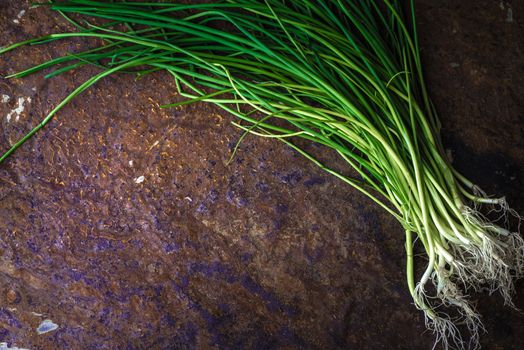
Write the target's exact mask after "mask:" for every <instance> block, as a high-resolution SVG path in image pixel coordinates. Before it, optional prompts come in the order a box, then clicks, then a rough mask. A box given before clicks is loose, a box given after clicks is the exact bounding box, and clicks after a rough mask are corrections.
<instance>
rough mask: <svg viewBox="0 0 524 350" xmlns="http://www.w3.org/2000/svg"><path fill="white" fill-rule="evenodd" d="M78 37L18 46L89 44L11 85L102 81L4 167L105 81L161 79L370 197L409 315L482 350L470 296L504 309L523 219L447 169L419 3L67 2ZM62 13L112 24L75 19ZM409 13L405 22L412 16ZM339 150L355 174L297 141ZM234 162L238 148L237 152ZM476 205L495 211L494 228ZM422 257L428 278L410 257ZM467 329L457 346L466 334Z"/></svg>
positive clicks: (448, 338) (521, 253) (447, 340)
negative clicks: (82, 74) (399, 243)
mask: <svg viewBox="0 0 524 350" xmlns="http://www.w3.org/2000/svg"><path fill="white" fill-rule="evenodd" d="M49 6H50V7H51V8H52V9H53V10H56V11H59V12H60V13H61V14H62V15H63V16H64V17H65V18H66V19H67V20H68V21H70V22H71V23H73V24H74V25H75V26H76V27H77V28H78V31H77V32H73V33H63V34H52V35H49V36H46V37H42V38H37V39H31V40H28V41H25V42H21V43H17V44H13V45H11V46H8V47H6V48H4V49H1V50H0V53H5V52H7V51H10V50H13V49H15V48H17V47H19V46H22V45H28V44H31V45H36V44H44V43H48V42H50V41H53V40H62V39H67V38H73V37H75V38H78V37H85V38H86V39H87V38H97V39H102V40H103V41H104V44H103V45H102V46H100V47H98V48H96V49H93V50H88V51H84V52H79V53H74V54H73V53H71V54H68V55H65V56H63V57H59V58H56V59H53V60H51V61H48V62H45V63H42V64H40V65H37V66H35V67H32V68H29V69H27V70H25V71H22V72H19V73H17V74H13V75H11V77H17V78H19V77H23V76H26V75H29V74H33V73H36V72H39V71H41V70H44V69H54V70H53V71H51V72H50V73H48V75H47V77H52V76H55V75H58V74H61V73H63V72H66V71H68V70H72V69H78V68H80V67H82V66H84V65H94V66H96V67H99V69H100V73H98V74H97V75H95V76H93V77H92V78H91V79H89V80H87V81H86V82H84V83H83V84H81V85H80V86H79V87H78V88H77V89H76V90H74V91H73V92H72V93H71V94H70V95H69V96H68V97H67V98H66V99H64V100H63V101H62V102H61V103H60V104H59V105H58V106H57V107H56V108H55V109H53V110H52V111H51V112H50V113H49V114H48V115H47V116H46V117H45V118H44V120H43V121H42V122H41V123H40V124H39V125H37V126H36V127H35V128H34V129H33V130H32V131H31V132H30V133H28V134H27V135H26V136H25V137H24V138H22V139H21V140H20V141H18V142H17V143H15V144H14V145H13V146H12V147H11V148H10V149H9V150H8V151H7V152H6V153H5V154H4V155H3V156H2V157H1V158H0V162H2V161H4V160H5V159H6V158H7V157H8V156H9V155H10V154H11V153H12V152H13V151H14V150H16V149H17V148H18V147H20V146H21V145H22V144H23V143H24V142H25V141H26V140H27V139H28V138H29V137H31V136H33V134H35V133H36V132H37V131H38V130H39V129H40V128H42V127H43V126H44V125H45V124H46V123H47V122H48V121H49V120H50V119H51V118H52V117H53V116H54V115H55V114H56V112H57V111H59V110H60V109H61V108H62V107H63V106H64V105H65V104H66V103H68V102H69V101H70V100H71V99H72V98H74V97H75V96H77V95H78V94H80V93H82V92H83V91H84V90H86V89H88V88H89V87H90V86H92V85H93V84H95V83H96V82H97V81H98V80H100V79H101V78H103V77H105V76H107V75H110V74H114V73H118V72H122V73H127V74H129V73H131V74H136V75H138V76H142V75H145V74H148V73H151V72H154V71H159V70H160V71H165V72H167V73H169V75H170V76H171V77H172V78H173V79H174V80H175V82H176V85H177V87H178V91H179V93H180V95H181V96H183V97H185V98H186V100H184V101H182V102H176V103H171V104H166V105H165V106H163V107H165V108H173V107H176V106H180V105H184V104H187V103H195V102H200V101H202V102H209V103H213V104H216V105H218V106H220V107H222V108H223V109H225V110H226V111H228V112H229V113H231V114H232V115H234V116H235V117H237V118H238V119H237V121H236V122H235V123H234V125H235V126H237V127H238V128H240V129H241V130H243V132H244V135H243V136H242V138H241V140H242V139H243V138H244V137H245V136H246V135H247V134H253V135H256V136H260V137H269V138H275V139H277V140H279V141H282V142H284V143H286V144H288V145H289V146H290V147H293V148H294V149H295V150H297V151H298V152H299V153H301V154H302V155H303V156H305V157H306V158H308V159H309V160H311V161H312V162H314V163H315V164H316V165H318V166H319V167H320V168H322V169H323V170H325V171H327V172H328V173H330V174H332V175H334V176H336V177H338V178H339V179H341V180H342V181H344V182H346V183H348V184H349V185H351V186H353V187H355V188H357V189H358V190H360V191H362V192H363V193H365V194H366V195H367V196H369V198H370V199H372V200H373V201H374V202H376V203H377V204H378V205H379V206H381V207H382V208H383V209H384V210H386V211H387V212H389V213H390V214H391V215H393V216H394V217H395V218H396V219H397V220H398V221H399V222H400V224H401V225H402V226H403V227H404V229H405V233H406V235H405V247H406V256H407V262H406V277H407V284H408V288H409V291H410V293H411V296H412V297H413V301H414V304H415V306H416V307H417V308H418V309H420V310H421V311H422V312H423V313H424V315H425V317H426V321H427V327H428V328H430V329H431V330H433V331H434V332H435V334H436V337H437V342H439V341H440V342H441V343H442V345H443V346H444V347H445V348H448V347H457V348H466V347H471V348H476V347H477V346H478V343H479V332H480V331H481V330H482V324H481V321H480V316H479V314H478V313H477V312H476V311H475V308H474V306H473V305H472V303H471V301H470V299H469V298H468V296H467V295H466V293H467V292H469V291H484V290H486V291H488V292H490V293H491V292H494V291H499V292H500V293H501V294H502V295H503V297H504V299H505V301H506V303H507V304H509V305H513V304H512V301H511V295H512V292H513V290H514V281H515V279H517V278H520V277H522V275H523V273H524V240H523V239H522V237H521V236H520V235H519V233H518V232H512V231H510V230H509V228H508V227H506V223H507V219H508V217H510V216H516V217H517V218H519V219H520V217H519V216H518V215H517V213H515V212H514V211H513V210H511V209H510V208H509V207H508V205H507V203H506V201H505V199H504V198H490V197H487V196H486V194H484V193H483V192H482V191H481V190H480V189H479V188H478V187H477V186H475V185H474V184H473V183H472V182H471V181H469V180H468V179H466V178H465V177H464V176H462V175H461V174H460V173H458V172H457V171H456V170H455V169H453V167H452V165H451V164H450V162H449V160H448V159H447V158H446V155H445V152H444V149H443V146H442V142H441V139H440V122H439V119H438V116H437V113H436V110H435V108H434V106H433V104H432V103H431V100H430V98H429V96H428V92H427V89H426V86H425V82H424V77H423V69H422V64H421V59H420V53H419V51H420V50H419V46H418V42H417V32H416V23H415V15H414V6H413V1H410V2H409V6H407V11H404V10H406V9H405V8H403V7H402V6H401V1H400V0H380V1H374V0H357V1H342V0H329V1H328V0H325V1H312V0H300V1H283V0H266V1H255V0H230V1H220V2H213V3H204V4H172V3H163V2H162V3H149V2H101V1H89V0H69V1H64V2H60V3H56V4H49ZM70 15H83V16H85V18H87V17H93V18H94V17H96V18H99V19H103V20H106V21H107V22H105V24H104V25H102V26H95V25H93V24H91V23H89V22H86V21H83V22H78V21H75V20H73V19H71V18H70V17H69V16H70ZM406 15H407V16H406ZM298 138H302V139H306V140H308V141H311V142H314V143H318V144H321V145H324V146H326V147H329V148H331V149H333V150H335V151H336V152H337V153H338V154H339V155H340V157H342V159H343V160H344V161H345V162H346V163H347V165H348V167H349V168H351V169H353V170H354V171H355V173H354V174H355V176H349V175H346V174H342V173H340V172H337V171H335V170H333V169H331V168H329V167H327V166H325V165H324V164H322V163H321V162H319V161H318V160H317V159H315V158H314V156H312V155H310V154H308V153H306V152H305V151H304V150H302V149H300V148H299V147H297V146H296V143H293V140H294V139H298ZM235 151H236V149H235ZM482 204H484V205H487V206H489V207H493V208H495V209H498V210H499V211H500V214H501V217H500V218H499V219H497V220H490V219H488V218H486V217H484V216H483V215H482V214H481V212H480V211H479V209H480V206H481V205H482ZM419 250H420V251H422V252H424V253H425V256H426V258H427V259H426V260H424V259H422V258H421V259H418V260H417V263H421V264H425V269H424V270H423V272H422V273H420V275H419V274H417V273H416V272H415V268H414V263H415V262H414V255H415V251H417V252H418V251H419ZM463 328H467V329H468V330H469V331H470V337H469V340H468V341H467V340H465V339H464V338H463V337H462V335H461V331H462V330H463Z"/></svg>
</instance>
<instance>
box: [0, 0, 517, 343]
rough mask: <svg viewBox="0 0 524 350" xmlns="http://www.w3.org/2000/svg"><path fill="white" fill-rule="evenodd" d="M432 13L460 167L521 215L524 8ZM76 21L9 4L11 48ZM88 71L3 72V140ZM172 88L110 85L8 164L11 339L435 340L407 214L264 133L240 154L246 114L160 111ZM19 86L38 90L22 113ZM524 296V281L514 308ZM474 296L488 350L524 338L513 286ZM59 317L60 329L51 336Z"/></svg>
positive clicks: (423, 27) (118, 80) (4, 216)
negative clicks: (410, 252)
mask: <svg viewBox="0 0 524 350" xmlns="http://www.w3.org/2000/svg"><path fill="white" fill-rule="evenodd" d="M508 9H511V11H510V10H508ZM21 10H26V13H25V14H23V16H21V18H20V19H18V18H17V15H18V14H19V13H20V11H21ZM509 12H511V16H510V15H509ZM14 19H17V20H18V21H19V23H14V22H13V20H14ZM510 20H511V21H510ZM418 21H419V33H420V37H421V42H422V48H423V58H424V62H425V67H426V70H427V78H428V85H429V88H430V90H431V93H432V96H433V98H434V102H435V103H436V105H437V106H438V110H439V112H440V114H441V118H442V122H443V126H444V130H443V134H444V138H445V142H446V145H447V147H449V149H450V152H451V154H452V155H453V157H454V159H455V163H456V166H457V168H458V169H459V170H462V171H463V172H464V173H465V174H466V175H468V176H469V177H470V178H472V179H474V180H475V181H476V182H477V183H478V184H480V185H481V186H482V187H484V189H485V190H487V191H488V192H489V193H494V194H497V195H507V196H508V198H509V200H510V202H511V204H513V206H514V207H515V208H516V209H517V210H518V211H519V212H521V213H523V212H524V195H523V193H524V191H523V190H524V183H523V177H522V171H523V169H524V153H523V152H522V149H523V146H524V145H523V128H524V123H523V114H524V106H523V103H524V102H523V101H524V92H523V90H522V88H521V87H522V86H524V66H523V65H522V62H524V52H523V45H522V44H523V40H522V36H523V35H524V30H523V29H524V3H523V2H519V1H508V2H499V1H490V0H483V1H478V0H468V1H460V2H457V1H454V0H439V1H434V0H420V1H418ZM66 29H70V28H69V27H68V25H66V24H65V23H64V21H63V20H62V19H61V18H59V17H57V16H56V15H55V14H53V13H51V12H50V11H47V10H46V9H29V4H28V2H27V1H7V0H0V33H1V34H2V35H1V37H0V45H5V44H7V43H11V42H15V41H19V40H23V39H25V38H29V37H33V36H35V35H40V34H44V33H50V32H60V31H63V30H66ZM92 44H94V43H86V42H81V41H78V40H77V41H75V40H72V41H67V42H61V43H53V44H51V45H45V46H41V47H32V48H23V49H20V50H17V51H16V52H14V53H10V54H7V55H3V56H0V75H1V76H5V75H6V74H8V73H12V72H14V71H16V70H19V69H22V68H24V67H28V66H29V65H31V64H34V63H36V62H41V61H43V60H45V59H49V58H51V57H55V56H57V55H58V54H61V53H64V52H66V51H70V50H78V49H79V48H80V47H85V46H86V45H92ZM92 73H93V70H91V69H83V70H80V71H77V72H75V73H68V74H65V75H63V76H60V77H56V78H53V79H50V80H44V79H43V75H42V74H38V75H35V76H31V77H28V78H25V79H23V80H6V79H3V78H2V79H1V80H0V95H2V94H6V95H8V96H10V97H11V99H10V101H8V102H6V103H0V144H1V145H3V146H2V150H4V149H6V147H7V145H8V144H10V143H12V142H13V141H15V140H16V139H17V138H19V137H20V136H21V135H23V134H24V133H25V132H26V131H27V130H29V128H30V127H31V126H33V125H35V124H36V123H37V122H38V121H39V120H41V118H42V116H43V115H44V114H45V113H46V112H48V111H49V110H50V109H51V108H52V107H54V106H55V105H56V104H57V103H58V102H59V101H60V100H61V99H62V98H63V97H65V96H66V94H67V93H68V92H70V91H71V90H72V89H73V88H74V87H75V86H77V85H78V84H79V83H80V82H82V81H84V80H85V79H87V78H88V77H89V76H90V74H92ZM174 92H175V88H174V86H173V84H172V82H171V81H170V80H169V78H168V77H166V76H165V75H163V74H155V75H152V76H150V77H147V78H144V79H142V80H140V81H135V80H134V79H133V77H131V76H115V77H109V78H107V79H104V80H103V81H101V82H100V83H98V84H97V85H96V86H95V87H94V88H92V89H91V90H89V91H87V92H86V93H84V94H83V95H81V96H80V97H79V98H77V99H75V100H74V101H73V102H72V103H71V104H70V105H68V106H67V107H66V108H64V109H63V110H62V111H61V112H60V113H59V114H58V115H57V117H56V118H55V119H54V120H53V121H52V122H51V123H50V124H49V125H48V126H47V127H46V128H45V129H44V130H43V131H42V132H40V133H39V134H38V135H37V136H36V137H34V138H33V139H31V140H30V141H29V142H28V143H27V144H26V145H25V146H24V147H22V148H21V149H20V150H19V151H18V152H16V154H14V156H13V157H12V158H10V159H9V160H8V161H7V162H5V163H3V164H2V165H1V166H0V234H1V236H0V341H7V342H9V343H10V344H12V345H16V346H19V347H25V348H30V349H66V348H67V349H207V348H210V349H213V348H221V349H348V348H349V349H391V348H394V349H429V348H431V346H432V344H433V336H432V335H431V334H429V333H427V332H425V327H424V320H423V317H422V315H421V313H420V312H418V311H417V310H416V309H415V308H414V307H413V306H412V305H411V303H410V300H411V299H410V296H409V293H408V292H407V288H406V285H405V281H404V260H405V259H404V251H403V249H404V246H403V244H404V243H403V232H402V228H401V227H400V225H398V224H397V223H396V222H395V221H394V219H392V218H391V217H389V216H388V215H386V214H385V213H383V212H382V211H381V210H380V209H379V208H377V206H375V205H373V204H372V202H371V201H370V200H369V199H367V198H366V197H364V196H363V195H361V194H360V193H358V192H357V191H355V190H353V189H351V188H350V187H349V186H347V185H344V184H343V183H341V182H340V181H338V180H336V179H334V178H333V177H331V176H328V175H326V174H324V173H322V172H321V171H320V170H319V169H316V168H315V167H314V166H313V165H312V164H310V163H308V162H307V161H306V160H304V159H302V158H301V157H300V156H299V155H298V154H296V153H295V152H294V151H292V150H290V149H289V148H287V147H286V146H284V145H282V144H280V143H278V142H276V141H272V140H262V139H256V138H248V139H247V140H246V141H245V142H244V143H243V144H242V146H241V147H240V150H239V153H238V156H237V157H236V159H235V161H234V162H233V163H232V164H230V165H229V166H226V161H227V159H228V158H229V156H230V152H231V150H232V147H233V146H234V144H235V142H236V140H237V139H238V137H239V132H238V131H237V130H235V129H234V128H233V127H232V126H230V124H229V121H231V120H232V119H231V117H230V116H228V115H227V114H225V113H224V112H222V111H221V110H219V109H216V108H214V107H212V106H209V105H203V104H200V105H194V106H187V107H184V108H178V109H176V110H174V109H168V110H161V109H160V108H159V104H161V103H164V102H169V101H174V100H176V99H177V98H178V97H177V96H176V95H175V93H174ZM0 97H1V96H0ZM20 97H31V101H30V102H26V104H25V110H24V112H22V113H21V114H20V117H19V120H18V121H16V120H15V118H14V117H13V118H12V119H11V121H10V122H7V120H6V115H7V114H8V113H9V112H10V111H11V110H13V109H15V108H16V107H17V103H18V98H20ZM309 150H311V151H313V152H316V153H317V154H321V156H322V158H323V159H324V160H326V161H328V162H330V163H333V164H335V166H337V164H338V163H337V159H336V156H335V155H334V154H331V153H329V152H324V150H323V149H321V148H318V147H315V146H313V147H309ZM141 176H143V177H144V178H143V182H140V181H137V180H138V179H139V178H140V177H141ZM137 182H139V183H137ZM523 296H524V285H523V283H522V282H521V283H519V284H518V285H517V296H516V304H517V306H520V307H522V306H524V305H523ZM476 297H477V298H478V300H479V304H478V307H479V310H480V312H481V313H482V314H483V315H484V322H485V325H486V329H487V331H488V333H487V334H485V335H483V336H482V343H483V346H484V347H485V348H487V349H520V348H522V347H524V340H523V338H522V334H524V317H523V316H521V315H519V314H518V313H517V312H515V311H512V310H510V309H508V308H505V307H504V306H503V303H502V300H501V298H500V297H499V296H492V297H488V296H486V295H479V296H476ZM44 319H50V320H52V321H53V322H55V323H57V324H58V325H59V328H58V330H56V331H52V332H49V333H45V334H42V335H38V334H37V332H36V328H37V327H38V326H39V324H40V323H41V322H42V321H43V320H44Z"/></svg>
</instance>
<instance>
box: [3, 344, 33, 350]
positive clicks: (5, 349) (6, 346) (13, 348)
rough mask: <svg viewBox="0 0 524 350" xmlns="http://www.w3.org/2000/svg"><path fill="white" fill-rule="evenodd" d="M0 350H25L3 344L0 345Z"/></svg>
mask: <svg viewBox="0 0 524 350" xmlns="http://www.w3.org/2000/svg"><path fill="white" fill-rule="evenodd" d="M0 350H27V349H25V348H19V347H16V346H13V347H9V345H8V344H7V343H5V342H2V343H0Z"/></svg>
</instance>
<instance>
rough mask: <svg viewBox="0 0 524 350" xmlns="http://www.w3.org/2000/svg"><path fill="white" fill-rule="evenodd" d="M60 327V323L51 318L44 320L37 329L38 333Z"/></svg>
mask: <svg viewBox="0 0 524 350" xmlns="http://www.w3.org/2000/svg"><path fill="white" fill-rule="evenodd" d="M56 329H58V325H57V324H56V323H54V322H53V321H51V320H43V321H42V323H40V325H39V326H38V328H37V329H36V332H37V333H38V334H45V333H49V332H52V331H54V330H56Z"/></svg>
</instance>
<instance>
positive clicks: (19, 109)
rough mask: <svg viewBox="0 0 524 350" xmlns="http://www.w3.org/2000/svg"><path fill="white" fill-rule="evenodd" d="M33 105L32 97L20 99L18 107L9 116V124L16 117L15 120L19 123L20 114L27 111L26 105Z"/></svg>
mask: <svg viewBox="0 0 524 350" xmlns="http://www.w3.org/2000/svg"><path fill="white" fill-rule="evenodd" d="M26 102H28V103H31V97H27V98H24V97H19V98H18V106H17V107H16V108H15V109H13V110H12V111H11V112H9V114H8V115H7V122H8V123H9V122H10V121H11V118H12V117H13V116H15V120H16V121H18V120H19V119H20V114H22V112H23V111H24V110H25V106H24V105H25V103H26Z"/></svg>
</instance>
